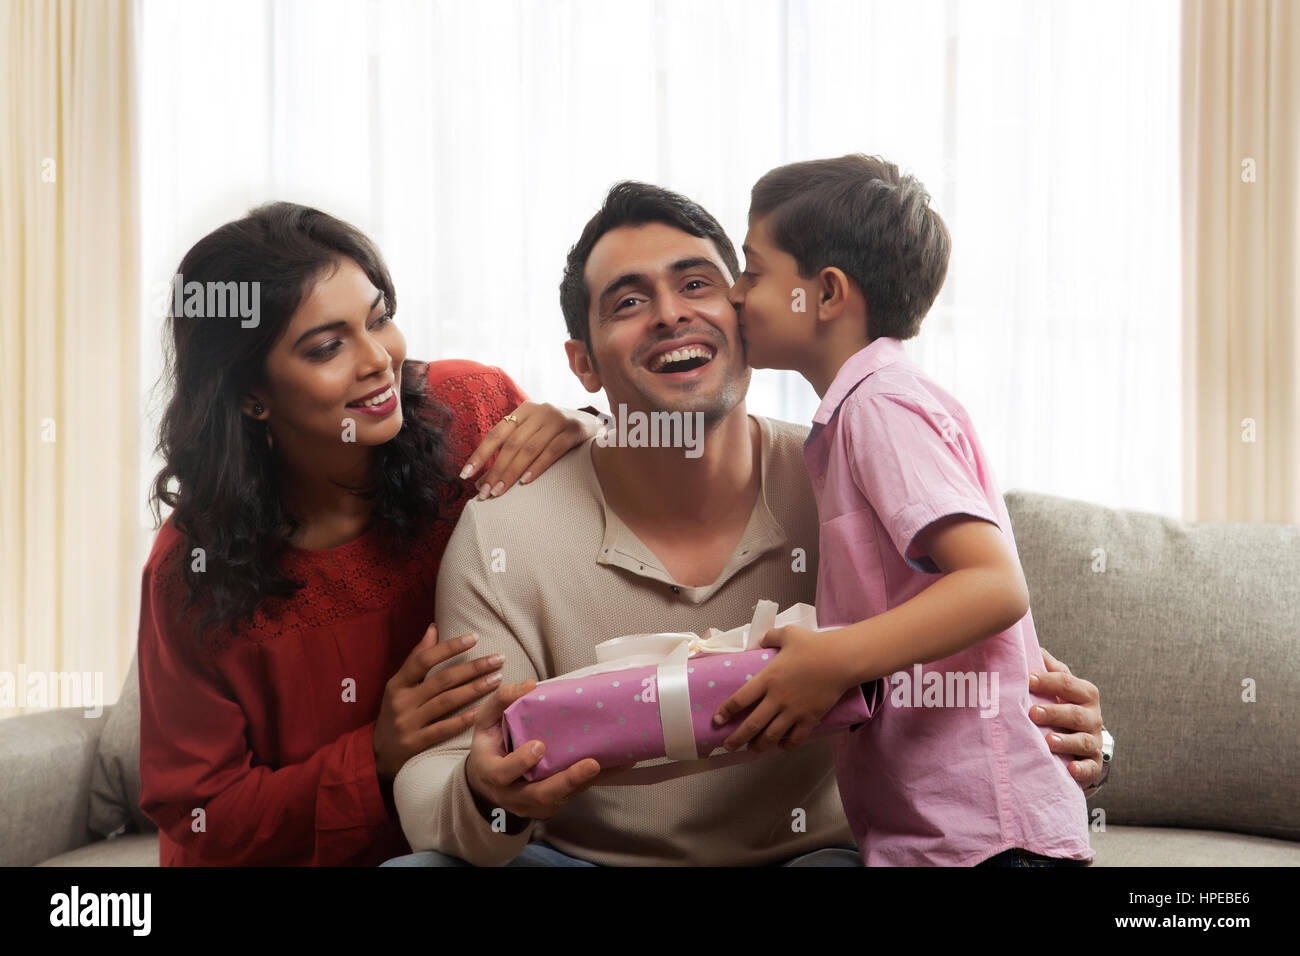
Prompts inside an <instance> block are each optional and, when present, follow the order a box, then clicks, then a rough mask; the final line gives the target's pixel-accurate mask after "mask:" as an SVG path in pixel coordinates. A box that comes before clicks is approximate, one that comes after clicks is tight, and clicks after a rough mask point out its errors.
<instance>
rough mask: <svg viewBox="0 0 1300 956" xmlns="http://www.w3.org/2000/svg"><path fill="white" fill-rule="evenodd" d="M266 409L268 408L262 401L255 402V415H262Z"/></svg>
mask: <svg viewBox="0 0 1300 956" xmlns="http://www.w3.org/2000/svg"><path fill="white" fill-rule="evenodd" d="M264 411H266V408H265V407H264V406H263V405H262V403H261V402H254V403H253V414H254V415H261V414H262V413H263V412H264Z"/></svg>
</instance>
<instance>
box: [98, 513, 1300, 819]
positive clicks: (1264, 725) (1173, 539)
mask: <svg viewBox="0 0 1300 956" xmlns="http://www.w3.org/2000/svg"><path fill="white" fill-rule="evenodd" d="M1006 504H1007V511H1008V513H1009V514H1010V516H1011V522H1012V529H1013V531H1014V533H1015V537H1016V546H1017V549H1018V550H1019V553H1020V560H1021V564H1022V566H1023V567H1024V571H1025V578H1026V580H1027V582H1028V584H1029V594H1030V612H1031V613H1032V615H1033V618H1034V624H1035V628H1036V630H1037V633H1038V641H1039V644H1040V645H1041V646H1043V647H1045V648H1047V650H1049V651H1051V652H1052V653H1053V654H1054V655H1056V656H1057V657H1059V658H1060V659H1061V660H1063V661H1064V662H1065V663H1066V664H1068V665H1069V667H1070V669H1071V670H1072V671H1073V672H1074V673H1075V674H1077V675H1079V676H1080V677H1083V678H1085V679H1087V680H1089V681H1091V682H1092V683H1094V684H1096V685H1097V686H1098V688H1100V690H1101V704H1102V716H1103V719H1104V720H1105V722H1106V727H1107V729H1108V730H1110V732H1111V733H1112V734H1114V735H1115V738H1116V758H1115V765H1114V768H1113V770H1112V773H1111V778H1110V780H1109V782H1108V783H1107V784H1106V786H1105V788H1104V789H1103V790H1102V791H1101V792H1100V793H1099V794H1098V795H1097V796H1096V797H1095V798H1094V799H1093V800H1092V801H1091V804H1090V806H1091V807H1092V808H1094V809H1095V808H1097V807H1100V808H1101V809H1103V810H1104V811H1105V819H1106V821H1107V822H1108V823H1116V824H1132V825H1150V826H1180V827H1193V828H1204V829H1215V830H1235V831H1239V832H1244V833H1255V834H1260V835H1264V836H1274V837H1285V838H1290V839H1300V799H1297V790H1298V786H1297V783H1298V782H1300V748H1297V746H1296V738H1297V729H1298V727H1297V718H1296V714H1297V705H1296V702H1297V701H1300V527H1297V526H1293V525H1279V524H1245V523H1239V522H1183V521H1178V520H1175V519H1173V518H1166V517H1161V516H1159V515H1154V514H1146V513H1143V512H1136V511H1121V510H1114V509H1110V508H1103V507H1101V506H1099V505H1094V504H1089V503H1087V502H1083V501H1074V500H1071V499H1067V498H1059V497H1055V496H1052V495H1043V494H1037V493H1032V492H1022V491H1012V492H1008V493H1007V495H1006ZM137 680H138V676H137V668H136V661H135V659H134V658H132V661H131V667H130V670H129V672H128V676H127V679H126V682H125V684H124V686H123V689H122V695H121V699H120V700H119V701H118V703H117V704H116V705H115V706H114V707H113V708H112V710H111V711H110V713H109V714H108V715H107V723H106V724H105V727H104V731H103V736H102V738H101V741H100V752H99V756H98V759H97V760H96V762H95V769H94V773H93V775H92V783H91V798H90V799H91V805H90V826H91V829H93V830H95V831H96V832H98V833H101V834H104V835H108V834H109V833H112V832H114V831H116V830H118V829H119V828H121V827H123V826H124V825H127V824H128V823H129V822H132V821H133V822H134V824H135V825H136V826H138V827H139V828H140V829H142V830H145V831H152V830H154V829H156V828H155V827H154V825H153V823H152V822H151V821H150V820H149V819H148V818H147V817H145V816H144V814H143V813H141V812H140V809H139V800H140V758H139V745H140V697H139V690H138V686H137Z"/></svg>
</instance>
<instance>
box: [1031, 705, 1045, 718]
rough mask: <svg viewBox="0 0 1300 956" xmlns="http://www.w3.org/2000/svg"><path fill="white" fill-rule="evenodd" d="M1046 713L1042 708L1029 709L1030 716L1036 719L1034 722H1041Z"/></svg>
mask: <svg viewBox="0 0 1300 956" xmlns="http://www.w3.org/2000/svg"><path fill="white" fill-rule="evenodd" d="M1044 713H1045V711H1044V710H1043V708H1041V707H1030V708H1029V716H1030V717H1032V718H1034V720H1039V719H1041V718H1042V716H1043V714H1044Z"/></svg>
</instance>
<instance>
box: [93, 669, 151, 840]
mask: <svg viewBox="0 0 1300 956" xmlns="http://www.w3.org/2000/svg"><path fill="white" fill-rule="evenodd" d="M139 680H140V678H139V668H138V666H137V664H136V658H135V655H134V654H133V655H131V664H130V666H129V667H128V668H127V672H126V680H125V681H124V682H123V684H122V694H121V696H120V697H118V700H117V703H116V704H114V705H113V706H112V707H111V708H109V709H108V712H107V713H106V714H105V715H104V730H103V732H102V733H101V734H100V738H99V753H98V754H97V755H96V758H95V763H94V765H93V767H92V769H91V773H90V814H89V816H88V818H87V826H88V827H89V828H90V829H91V830H92V831H94V832H95V833H98V834H99V835H100V836H105V837H106V836H109V835H112V834H116V833H119V832H122V831H123V829H124V828H125V829H127V830H131V831H136V830H138V831H139V832H142V833H152V832H153V831H155V830H157V829H158V828H157V827H156V826H154V823H153V821H152V820H150V819H149V818H148V817H146V816H145V815H144V813H142V812H141V810H140V685H139Z"/></svg>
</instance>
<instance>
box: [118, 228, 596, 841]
mask: <svg viewBox="0 0 1300 956" xmlns="http://www.w3.org/2000/svg"><path fill="white" fill-rule="evenodd" d="M176 281H177V283H178V291H177V294H176V296H175V300H176V306H177V307H176V308H174V310H173V311H174V312H175V313H176V314H174V315H172V316H170V317H169V334H170V339H171V345H172V349H171V352H172V354H171V355H170V356H169V359H170V363H169V370H168V371H169V381H170V384H171V386H172V394H171V398H170V401H169V404H168V406H167V409H166V411H165V413H164V415H163V419H162V424H161V429H160V437H159V444H158V448H159V452H160V453H161V455H162V456H163V458H164V461H165V465H164V467H163V469H162V470H161V472H160V473H159V474H158V477H157V479H156V480H155V483H154V488H153V496H152V501H153V506H154V509H155V514H156V515H157V514H158V509H159V503H160V502H161V503H165V504H167V505H169V506H170V507H171V508H172V509H173V512H172V514H171V516H170V517H169V518H168V519H167V521H166V522H165V523H164V524H163V526H162V528H161V530H160V531H159V534H158V537H157V540H156V541H155V543H154V547H153V552H152V554H151V555H150V557H149V561H148V564H147V565H146V567H145V570H144V580H143V585H142V590H141V615H140V642H139V662H140V689H141V692H140V698H141V699H140V739H141V748H140V770H141V778H142V793H141V799H140V805H141V808H142V809H143V810H144V812H145V813H146V814H148V816H149V817H150V818H151V819H152V820H154V822H156V823H157V824H158V828H159V831H160V835H161V848H160V857H161V862H162V864H163V865H185V864H244V865H248V864H282V865H284V864H287V865H293V864H320V865H373V864H377V863H379V862H381V861H383V860H386V859H389V858H391V857H393V856H397V855H401V854H403V853H408V852H410V848H409V847H408V846H407V844H406V841H405V839H404V838H403V836H402V832H401V829H400V827H399V825H398V822H397V813H396V810H395V808H394V806H393V803H392V794H391V786H392V780H393V777H394V776H396V774H397V771H398V770H399V769H400V768H401V766H402V764H403V763H404V762H405V761H406V760H407V759H408V758H409V757H411V756H412V755H414V754H416V753H419V752H420V751H422V750H424V749H426V748H428V747H430V746H432V745H434V744H436V743H439V742H441V741H443V740H445V739H447V738H449V737H453V736H455V735H456V734H457V733H459V732H460V731H461V730H462V729H463V728H464V727H465V726H467V725H468V724H469V723H472V721H473V716H474V712H475V709H474V708H473V707H470V708H468V709H467V710H464V711H462V712H459V713H457V711H458V710H460V708H463V707H465V706H466V705H468V704H471V703H473V702H475V701H477V700H478V699H480V698H481V697H483V696H484V695H485V694H487V693H489V692H491V691H492V690H493V688H494V685H495V683H496V682H497V681H498V680H499V675H498V674H496V673H495V672H496V671H497V670H498V668H499V667H500V664H501V661H500V660H499V659H488V658H480V659H477V660H473V661H468V662H461V663H457V664H455V665H454V666H449V667H445V668H442V669H441V670H440V671H439V673H438V674H436V675H433V676H430V677H429V678H428V679H427V680H426V679H425V676H426V674H428V672H429V670H430V668H432V667H434V666H436V665H439V664H442V663H443V662H445V661H448V660H450V659H451V658H453V657H454V656H456V655H457V654H460V653H462V652H463V651H464V650H466V649H467V648H468V647H469V646H470V643H467V642H466V640H460V639H458V640H455V641H452V640H450V639H448V640H446V641H444V642H442V643H438V636H437V632H436V629H435V628H434V627H433V625H431V624H430V623H429V622H430V621H431V620H432V618H433V611H434V583H435V581H436V579H437V576H438V564H439V560H440V559H441V556H442V552H443V548H444V546H445V544H446V541H447V539H448V537H449V536H450V533H451V529H452V527H453V526H454V524H455V522H456V518H457V517H458V516H459V514H460V511H461V508H462V507H463V506H464V504H465V502H466V501H467V500H468V498H469V497H470V496H471V495H472V494H474V491H475V485H474V484H473V481H474V480H475V476H477V475H479V474H482V475H483V477H482V478H481V479H479V480H478V486H479V487H480V488H481V489H482V490H481V492H480V494H481V496H483V497H486V496H488V495H495V494H501V493H502V492H503V491H504V490H505V488H506V487H508V486H509V485H511V484H513V482H514V480H515V479H516V478H517V477H519V478H520V480H521V481H527V480H529V478H530V477H531V476H532V475H535V474H539V473H541V472H542V471H543V470H544V469H545V468H547V467H548V466H549V465H550V464H551V463H552V462H553V461H555V459H556V458H558V457H559V456H560V455H561V454H563V453H564V452H566V451H568V450H569V449H570V448H572V447H573V446H574V445H575V444H578V443H580V442H581V441H583V440H585V439H586V438H587V437H589V436H590V435H591V434H593V433H594V432H595V429H596V428H597V427H598V425H599V422H598V421H597V420H596V419H595V418H594V417H592V416H590V415H586V414H584V413H576V412H566V411H564V410H561V409H557V408H554V407H552V406H547V405H536V404H533V403H531V402H528V401H526V399H525V396H524V395H523V393H522V392H521V391H520V390H519V389H518V387H517V386H516V385H515V384H514V383H513V382H512V381H511V380H510V379H509V378H508V377H507V376H506V375H505V374H504V373H503V372H501V371H500V370H499V369H496V368H489V367H487V366H483V365H479V364H477V363H474V362H467V361H446V362H435V363H432V364H430V365H427V366H425V365H420V364H417V363H414V362H408V361H406V346H405V341H404V340H403V338H402V334H401V332H399V331H398V329H397V327H396V325H394V324H393V314H394V312H395V309H396V295H395V293H394V289H393V283H392V280H391V279H390V277H389V274H388V271H387V269H386V267H385V266H384V263H383V261H382V259H381V258H380V256H379V253H378V252H377V251H376V250H375V248H374V247H373V246H372V244H371V243H370V242H369V240H367V239H366V237H365V236H363V235H362V234H361V233H360V232H358V231H357V230H356V229H354V228H353V227H351V226H349V225H347V224H346V223H343V222H340V221H339V220H337V219H334V218H333V217H331V216H328V215H326V214H324V213H322V212H319V211H317V210H315V209H309V208H306V207H303V206H297V205H294V204H291V203H273V204H270V205H266V206H263V207H261V208H259V209H256V210H254V211H253V212H252V213H251V214H250V215H249V216H247V217H246V218H244V219H241V220H238V221H236V222H232V223H228V224H227V225H225V226H222V227H221V228H220V229H217V230H216V231H215V232H213V233H211V234H209V235H208V236H206V237H204V238H203V239H202V240H200V241H199V242H198V244H197V245H195V246H194V248H192V249H191V250H190V251H189V252H188V253H187V254H186V256H185V258H184V259H183V261H182V262H181V265H180V269H179V273H178V277H177V280H176ZM229 283H236V285H229ZM223 296H224V298H223ZM237 297H239V298H238V301H239V302H240V303H241V304H247V303H249V302H251V303H252V305H253V308H251V309H247V310H244V309H241V310H239V311H238V314H234V315H231V313H232V312H234V311H235V310H233V309H230V308H227V307H225V306H226V305H227V304H228V303H233V302H235V301H236V298H237ZM227 316H230V317H227ZM494 453H495V454H496V459H495V463H494V464H493V465H492V467H491V468H490V469H489V470H487V471H486V472H483V471H482V468H483V465H484V464H485V463H487V462H488V461H489V460H490V459H491V458H492V456H493V454H494ZM467 461H468V463H467V464H466V465H465V467H464V469H463V470H460V471H459V474H458V473H457V469H458V466H459V465H460V464H461V463H464V462H467ZM521 475H522V477H520V476H521ZM426 627H427V630H426ZM450 637H451V635H448V638H450ZM467 640H468V641H469V642H471V643H472V638H469V639H467Z"/></svg>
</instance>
